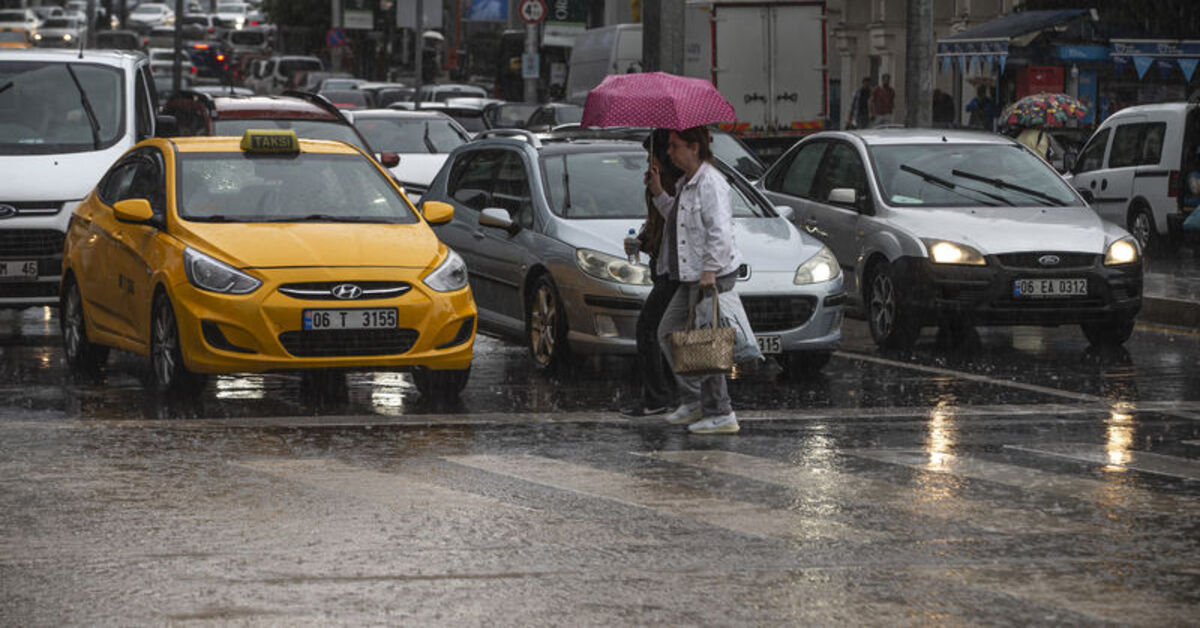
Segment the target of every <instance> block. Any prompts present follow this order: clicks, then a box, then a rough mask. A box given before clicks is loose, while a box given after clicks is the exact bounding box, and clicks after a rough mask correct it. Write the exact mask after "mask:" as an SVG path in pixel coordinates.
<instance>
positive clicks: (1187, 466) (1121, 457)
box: [1008, 443, 1200, 480]
mask: <svg viewBox="0 0 1200 628" xmlns="http://www.w3.org/2000/svg"><path fill="white" fill-rule="evenodd" d="M1008 448H1009V449H1015V450H1017V451H1027V452H1030V453H1035V454H1043V455H1048V456H1056V457H1060V458H1068V459H1070V460H1081V461H1083V462H1091V463H1095V464H1103V465H1108V466H1109V467H1110V468H1114V469H1131V470H1133V471H1142V472H1144V473H1154V474H1157V475H1168V476H1171V477H1176V478H1183V479H1185V480H1200V462H1197V461H1195V460H1188V459H1186V458H1178V457H1175V456H1164V455H1162V454H1156V453H1151V452H1146V451H1130V450H1128V449H1123V448H1121V449H1109V448H1108V447H1105V446H1104V445H1094V444H1090V443H1061V444H1055V445H1040V446H1037V447H1031V446H1028V445H1019V446H1018V445H1009V446H1008Z"/></svg>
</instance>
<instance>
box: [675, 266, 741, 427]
mask: <svg viewBox="0 0 1200 628" xmlns="http://www.w3.org/2000/svg"><path fill="white" fill-rule="evenodd" d="M735 283H737V273H730V274H728V275H725V276H724V277H717V291H718V292H729V291H730V290H732V289H733V286H734V284H735ZM702 294H703V291H702V290H701V289H700V284H699V282H694V281H693V282H687V283H683V282H681V283H680V284H679V288H678V289H676V290H675V296H673V297H671V302H670V303H668V304H667V309H666V311H665V312H663V315H662V321H661V322H659V324H658V346H660V347H662V351H663V355H664V357H665V358H666V360H667V365H668V366H670V367H671V371H672V372H674V370H675V363H674V357H673V356H672V355H671V332H673V331H679V330H681V329H683V328H685V327H687V320H688V314H689V313H691V311H692V306H694V305H695V304H696V302H697V301H699V300H700V298H701V296H702ZM675 382H676V384H677V389H678V392H679V403H680V404H694V403H696V402H697V401H699V402H700V408H701V410H703V414H704V416H706V417H710V416H717V415H721V414H729V413H730V412H733V406H732V405H731V404H730V402H729V388H728V386H727V385H726V382H725V375H723V374H722V375H698V376H694V377H692V376H689V377H684V376H682V375H679V374H678V373H676V374H675Z"/></svg>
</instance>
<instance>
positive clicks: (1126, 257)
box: [1104, 236, 1142, 266]
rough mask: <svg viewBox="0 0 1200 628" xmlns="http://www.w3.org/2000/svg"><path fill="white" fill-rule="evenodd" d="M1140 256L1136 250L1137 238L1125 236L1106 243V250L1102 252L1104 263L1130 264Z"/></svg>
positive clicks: (1109, 264) (1106, 264)
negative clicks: (1108, 243)
mask: <svg viewBox="0 0 1200 628" xmlns="http://www.w3.org/2000/svg"><path fill="white" fill-rule="evenodd" d="M1141 257H1142V256H1141V253H1139V252H1138V244H1137V240H1134V239H1133V238H1132V237H1128V236H1127V237H1124V238H1121V239H1120V240H1117V241H1116V242H1113V243H1112V244H1110V245H1108V250H1107V251H1105V252H1104V265H1105V266H1120V265H1121V264H1132V263H1134V262H1136V261H1138V260H1139V259H1141Z"/></svg>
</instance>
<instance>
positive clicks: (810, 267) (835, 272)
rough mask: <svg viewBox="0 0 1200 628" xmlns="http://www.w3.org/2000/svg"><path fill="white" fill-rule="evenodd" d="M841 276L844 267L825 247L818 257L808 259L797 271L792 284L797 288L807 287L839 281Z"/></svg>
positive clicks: (818, 252)
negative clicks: (824, 282) (833, 280)
mask: <svg viewBox="0 0 1200 628" xmlns="http://www.w3.org/2000/svg"><path fill="white" fill-rule="evenodd" d="M841 274H842V267H841V266H840V265H839V264H838V261H837V258H836V257H834V256H833V252H832V251H830V250H829V248H828V247H824V246H823V247H821V250H820V251H817V254H816V255H814V256H812V257H810V258H808V260H807V261H805V262H804V263H803V264H801V265H800V267H799V268H797V269H796V276H795V277H793V278H792V283H794V284H796V285H797V286H806V285H808V284H812V283H821V282H823V281H830V280H832V279H837V278H838V276H839V275H841Z"/></svg>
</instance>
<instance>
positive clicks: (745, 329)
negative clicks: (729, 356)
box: [696, 290, 763, 364]
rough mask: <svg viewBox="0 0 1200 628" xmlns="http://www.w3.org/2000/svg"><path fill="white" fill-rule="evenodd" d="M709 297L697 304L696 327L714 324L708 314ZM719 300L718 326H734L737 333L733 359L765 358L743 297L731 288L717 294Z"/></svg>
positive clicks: (739, 360) (737, 360) (754, 359)
mask: <svg viewBox="0 0 1200 628" xmlns="http://www.w3.org/2000/svg"><path fill="white" fill-rule="evenodd" d="M709 298H710V297H708V296H705V297H704V298H703V299H700V302H699V303H697V304H696V327H699V328H700V329H705V328H708V327H712V326H713V322H712V321H713V319H711V318H709V317H708V316H707V313H708V311H707V309H706V308H705V306H707V305H708V299H709ZM717 300H718V301H719V302H720V304H721V306H720V307H721V309H720V311H721V317H720V319H718V320H719V321H720V322H719V323H717V324H718V326H720V327H729V328H732V329H733V331H734V332H735V333H736V336H735V340H734V343H733V361H734V362H736V363H737V364H743V363H746V362H757V361H761V360H763V354H762V351H761V350H759V348H758V340H756V339H755V337H754V330H753V329H752V328H751V327H750V317H749V316H747V315H746V308H745V307H744V306H743V305H742V298H741V297H739V296H738V293H737V292H736V291H734V290H730V291H728V292H722V293H720V294H719V295H717Z"/></svg>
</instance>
